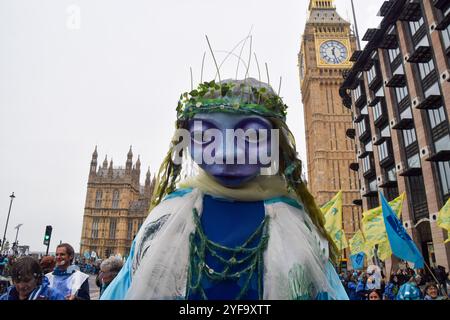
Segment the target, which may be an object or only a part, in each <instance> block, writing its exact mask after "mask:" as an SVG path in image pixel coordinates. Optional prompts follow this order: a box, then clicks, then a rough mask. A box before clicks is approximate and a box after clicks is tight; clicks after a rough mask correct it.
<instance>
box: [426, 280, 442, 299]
mask: <svg viewBox="0 0 450 320" xmlns="http://www.w3.org/2000/svg"><path fill="white" fill-rule="evenodd" d="M424 293H425V297H424V298H423V300H447V299H448V297H445V296H441V295H439V289H438V287H437V285H436V284H435V283H430V284H428V285H427V286H426V287H425V290H424Z"/></svg>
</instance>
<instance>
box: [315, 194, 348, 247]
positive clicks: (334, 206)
mask: <svg viewBox="0 0 450 320" xmlns="http://www.w3.org/2000/svg"><path fill="white" fill-rule="evenodd" d="M321 210H322V212H323V213H324V216H325V230H327V232H328V233H329V235H330V237H331V239H333V241H334V243H335V244H336V246H337V247H338V248H339V250H342V249H344V248H347V247H348V243H347V239H346V237H345V233H344V230H343V229H342V191H339V192H338V193H337V194H336V195H335V196H334V197H333V199H331V200H330V201H329V202H327V203H326V204H325V205H324V206H323V207H322V208H321Z"/></svg>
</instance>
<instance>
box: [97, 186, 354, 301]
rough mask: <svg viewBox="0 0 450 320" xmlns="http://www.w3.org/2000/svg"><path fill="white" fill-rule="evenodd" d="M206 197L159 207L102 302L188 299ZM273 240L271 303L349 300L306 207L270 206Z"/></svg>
mask: <svg viewBox="0 0 450 320" xmlns="http://www.w3.org/2000/svg"><path fill="white" fill-rule="evenodd" d="M203 195H204V193H203V192H202V191H201V190H199V189H198V188H193V189H179V190H177V191H175V192H174V193H172V194H170V195H168V196H167V197H166V198H165V199H164V200H163V201H162V202H161V203H160V204H159V205H158V206H157V207H155V208H154V209H153V210H152V211H151V213H150V214H149V216H148V217H147V219H146V220H145V222H144V223H143V225H142V227H141V229H140V230H139V232H138V234H137V235H136V238H135V240H134V242H133V245H132V248H131V251H130V256H129V257H128V260H127V262H126V263H125V265H124V267H123V268H122V270H121V271H120V273H119V274H118V276H117V277H116V278H115V279H114V281H113V282H112V283H111V284H110V285H109V286H108V288H107V289H106V290H105V292H104V293H103V295H102V297H101V299H102V300H114V299H133V300H145V299H153V300H157V299H164V300H171V299H177V300H179V299H185V296H186V290H187V286H188V284H187V277H188V269H189V250H190V241H189V236H190V234H191V233H193V232H195V224H194V219H193V209H194V208H196V209H197V211H198V213H199V215H201V213H202V205H203ZM264 208H265V214H266V216H269V229H268V234H269V240H268V245H267V248H266V250H265V252H264V276H263V282H264V291H263V292H264V294H263V297H264V299H265V300H289V299H301V300H310V299H319V298H320V299H332V300H348V297H347V294H346V293H345V290H344V287H343V286H342V284H341V282H340V280H339V278H338V276H337V274H336V271H335V270H334V268H333V266H332V264H331V263H330V262H329V259H328V242H327V240H326V239H325V238H324V237H322V236H321V235H320V233H319V232H318V231H317V228H316V227H315V225H314V224H313V223H312V221H311V219H310V217H309V216H308V214H307V213H306V211H305V209H304V207H303V205H302V204H301V203H298V202H297V201H296V200H293V199H291V198H287V197H277V198H272V199H269V200H264Z"/></svg>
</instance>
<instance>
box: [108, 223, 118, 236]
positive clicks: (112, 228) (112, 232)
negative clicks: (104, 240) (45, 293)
mask: <svg viewBox="0 0 450 320" xmlns="http://www.w3.org/2000/svg"><path fill="white" fill-rule="evenodd" d="M116 222H117V221H116V219H111V220H110V221H109V238H110V239H115V238H116Z"/></svg>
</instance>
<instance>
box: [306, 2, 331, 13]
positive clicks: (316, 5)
mask: <svg viewBox="0 0 450 320" xmlns="http://www.w3.org/2000/svg"><path fill="white" fill-rule="evenodd" d="M312 9H336V7H335V5H334V0H309V7H308V10H309V11H311V10H312Z"/></svg>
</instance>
